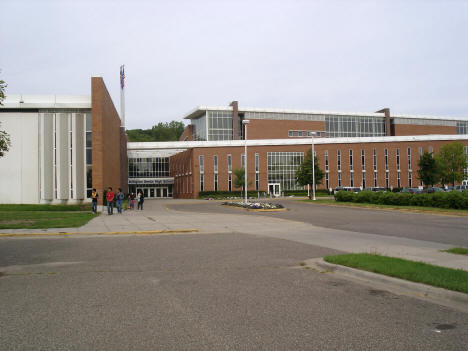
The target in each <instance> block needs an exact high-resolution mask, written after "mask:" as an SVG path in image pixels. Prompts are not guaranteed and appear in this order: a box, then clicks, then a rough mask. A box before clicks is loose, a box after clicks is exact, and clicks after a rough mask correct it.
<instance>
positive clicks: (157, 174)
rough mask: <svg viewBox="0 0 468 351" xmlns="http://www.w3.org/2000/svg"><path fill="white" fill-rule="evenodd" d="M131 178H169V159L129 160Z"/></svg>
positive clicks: (147, 158)
mask: <svg viewBox="0 0 468 351" xmlns="http://www.w3.org/2000/svg"><path fill="white" fill-rule="evenodd" d="M128 177H129V178H164V177H169V157H144V158H140V157H138V158H129V159H128Z"/></svg>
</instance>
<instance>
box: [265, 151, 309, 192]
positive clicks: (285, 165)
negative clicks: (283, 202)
mask: <svg viewBox="0 0 468 351" xmlns="http://www.w3.org/2000/svg"><path fill="white" fill-rule="evenodd" d="M303 161H304V153H303V152H268V153H267V162H268V183H280V185H281V191H283V190H299V189H302V187H301V186H300V185H299V184H297V179H296V171H297V169H298V168H299V167H300V165H301V164H302V162H303Z"/></svg>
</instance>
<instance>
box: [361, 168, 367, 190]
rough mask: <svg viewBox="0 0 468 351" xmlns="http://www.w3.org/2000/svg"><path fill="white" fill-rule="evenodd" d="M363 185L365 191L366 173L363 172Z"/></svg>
mask: <svg viewBox="0 0 468 351" xmlns="http://www.w3.org/2000/svg"><path fill="white" fill-rule="evenodd" d="M361 185H362V189H365V188H366V172H362V182H361Z"/></svg>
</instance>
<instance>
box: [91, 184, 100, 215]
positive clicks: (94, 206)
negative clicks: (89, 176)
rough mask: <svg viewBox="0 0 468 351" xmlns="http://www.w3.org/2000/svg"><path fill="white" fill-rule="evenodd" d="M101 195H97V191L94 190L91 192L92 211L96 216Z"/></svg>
mask: <svg viewBox="0 0 468 351" xmlns="http://www.w3.org/2000/svg"><path fill="white" fill-rule="evenodd" d="M98 197H99V194H98V193H97V191H96V189H94V188H93V191H92V192H91V209H92V211H93V213H94V214H96V213H97V200H98Z"/></svg>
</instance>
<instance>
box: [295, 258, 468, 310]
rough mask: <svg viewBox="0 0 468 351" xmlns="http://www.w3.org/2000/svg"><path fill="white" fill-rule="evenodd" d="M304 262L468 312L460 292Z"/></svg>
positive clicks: (467, 299)
mask: <svg viewBox="0 0 468 351" xmlns="http://www.w3.org/2000/svg"><path fill="white" fill-rule="evenodd" d="M304 262H305V263H306V267H309V268H311V269H314V270H317V271H319V272H320V273H338V274H339V275H342V276H344V277H345V278H346V277H347V278H354V279H358V280H359V281H361V282H364V283H366V284H368V285H372V286H373V287H376V286H378V287H380V288H382V289H385V290H388V291H390V292H392V293H395V294H397V295H407V296H411V297H415V298H418V299H421V300H425V301H430V302H434V303H438V304H440V305H443V306H447V307H451V308H455V309H457V310H461V311H464V312H468V294H464V293H462V292H458V291H452V290H447V289H443V288H438V287H434V286H430V285H425V284H421V283H415V282H411V281H408V280H403V279H398V278H394V277H389V276H386V275H383V274H378V273H373V272H368V271H363V270H360V269H356V268H351V267H347V266H341V265H337V264H333V263H328V262H325V261H324V260H323V258H318V259H317V258H314V259H310V260H305V261H304Z"/></svg>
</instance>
